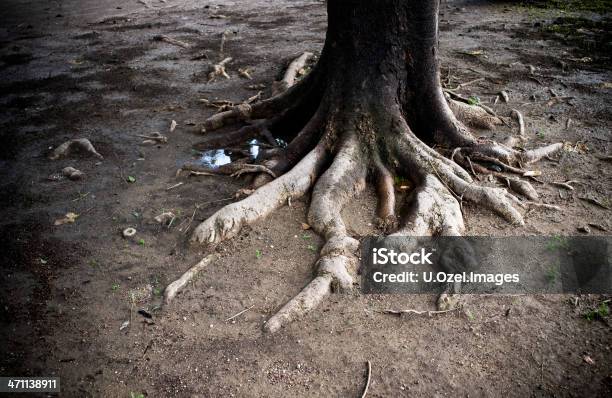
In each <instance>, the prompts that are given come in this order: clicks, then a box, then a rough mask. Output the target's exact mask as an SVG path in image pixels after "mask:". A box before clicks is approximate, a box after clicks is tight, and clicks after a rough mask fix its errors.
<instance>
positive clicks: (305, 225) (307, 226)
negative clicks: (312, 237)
mask: <svg viewBox="0 0 612 398" xmlns="http://www.w3.org/2000/svg"><path fill="white" fill-rule="evenodd" d="M302 229H303V230H304V231H306V230H307V229H310V225H308V224H306V223H305V222H303V223H302Z"/></svg>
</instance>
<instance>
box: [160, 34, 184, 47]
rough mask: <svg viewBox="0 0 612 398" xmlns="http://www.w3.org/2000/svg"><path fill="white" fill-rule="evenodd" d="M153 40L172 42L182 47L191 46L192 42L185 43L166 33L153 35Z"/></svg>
mask: <svg viewBox="0 0 612 398" xmlns="http://www.w3.org/2000/svg"><path fill="white" fill-rule="evenodd" d="M153 40H155V41H163V42H166V43H168V44H172V45H174V46H178V47H182V48H191V45H190V44H187V43H185V42H184V41H181V40H177V39H173V38H172V37H168V36H166V35H156V36H153Z"/></svg>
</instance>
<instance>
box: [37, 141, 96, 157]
mask: <svg viewBox="0 0 612 398" xmlns="http://www.w3.org/2000/svg"><path fill="white" fill-rule="evenodd" d="M73 153H86V154H89V155H91V156H95V157H97V158H98V159H104V157H103V156H102V155H100V154H99V153H98V151H96V148H94V146H93V145H92V143H91V141H89V140H88V139H87V138H76V139H73V140H69V141H66V142H64V143H63V144H62V145H60V146H58V147H57V148H55V149H54V150H53V151H52V152H51V154H49V159H51V160H57V159H61V158H64V157H68V156H70V155H72V154H73Z"/></svg>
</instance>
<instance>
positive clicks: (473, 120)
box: [448, 99, 503, 130]
mask: <svg viewBox="0 0 612 398" xmlns="http://www.w3.org/2000/svg"><path fill="white" fill-rule="evenodd" d="M448 105H449V106H450V109H451V110H452V111H453V113H454V114H455V117H457V119H459V120H460V121H461V122H462V123H463V124H465V125H466V126H470V127H474V128H478V129H487V130H492V129H494V128H495V126H499V125H501V124H503V122H502V120H501V119H500V118H499V117H496V116H492V115H490V114H489V113H488V112H487V111H486V110H484V109H483V108H482V107H480V106H476V105H469V104H466V103H463V102H460V101H455V100H453V99H450V100H449V101H448Z"/></svg>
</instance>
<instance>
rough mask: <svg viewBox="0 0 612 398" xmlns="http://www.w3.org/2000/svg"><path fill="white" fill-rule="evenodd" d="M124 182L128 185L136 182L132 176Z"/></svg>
mask: <svg viewBox="0 0 612 398" xmlns="http://www.w3.org/2000/svg"><path fill="white" fill-rule="evenodd" d="M126 180H127V182H129V183H134V182H136V178H135V177H132V176H128V177H127V178H126Z"/></svg>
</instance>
